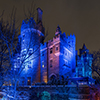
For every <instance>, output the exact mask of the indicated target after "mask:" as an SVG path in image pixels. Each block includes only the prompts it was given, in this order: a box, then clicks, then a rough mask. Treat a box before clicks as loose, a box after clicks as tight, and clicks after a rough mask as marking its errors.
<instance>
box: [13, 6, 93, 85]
mask: <svg viewBox="0 0 100 100" xmlns="http://www.w3.org/2000/svg"><path fill="white" fill-rule="evenodd" d="M37 13H38V16H37V22H35V21H34V19H33V18H30V19H25V20H23V21H22V25H21V35H20V36H19V42H20V44H21V48H20V52H19V53H17V54H16V56H15V59H14V60H15V63H14V70H16V71H18V70H19V69H20V67H21V71H19V74H20V77H21V81H20V82H19V83H20V84H23V85H32V84H35V83H36V82H46V83H47V82H48V81H49V80H51V79H52V78H61V77H63V78H66V77H92V69H91V64H92V59H93V57H92V54H89V50H88V49H87V48H86V46H85V45H83V48H82V49H80V53H79V55H78V54H77V52H76V48H75V47H76V37H75V35H71V34H70V35H69V36H66V34H65V33H62V32H61V29H60V27H59V26H57V28H56V31H55V35H54V37H53V39H52V40H49V41H48V42H45V43H44V39H45V38H44V37H45V28H44V27H43V24H42V14H43V11H42V10H41V9H40V8H38V9H37Z"/></svg>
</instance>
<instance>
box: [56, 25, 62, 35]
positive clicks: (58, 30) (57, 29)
mask: <svg viewBox="0 0 100 100" xmlns="http://www.w3.org/2000/svg"><path fill="white" fill-rule="evenodd" d="M59 33H61V29H60V27H59V25H58V26H57V28H56V32H55V35H57V34H59Z"/></svg>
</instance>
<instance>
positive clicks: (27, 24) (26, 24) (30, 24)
mask: <svg viewBox="0 0 100 100" xmlns="http://www.w3.org/2000/svg"><path fill="white" fill-rule="evenodd" d="M35 27H36V22H35V20H34V19H33V18H32V17H31V18H30V19H25V20H23V21H22V25H21V32H22V31H23V30H25V29H27V28H35Z"/></svg>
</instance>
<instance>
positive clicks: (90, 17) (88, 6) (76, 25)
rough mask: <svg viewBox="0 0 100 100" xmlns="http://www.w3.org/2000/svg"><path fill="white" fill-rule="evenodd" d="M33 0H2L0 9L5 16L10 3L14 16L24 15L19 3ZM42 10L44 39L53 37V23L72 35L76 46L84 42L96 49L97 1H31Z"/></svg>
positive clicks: (99, 33)
mask: <svg viewBox="0 0 100 100" xmlns="http://www.w3.org/2000/svg"><path fill="white" fill-rule="evenodd" d="M32 1H33V0H3V1H1V2H0V12H2V10H3V9H4V10H5V16H6V17H9V14H10V13H11V11H12V8H13V6H15V7H16V8H17V19H18V20H19V22H20V23H21V20H22V19H23V18H24V13H23V6H24V5H25V6H26V8H27V7H29V6H30V5H31V3H32ZM34 4H35V5H36V8H37V7H40V8H41V9H42V10H43V23H44V25H45V27H46V30H47V29H48V31H49V36H48V39H52V37H53V36H54V33H55V30H56V27H57V25H58V24H59V26H60V27H61V30H62V32H65V33H66V34H70V33H72V34H73V33H74V34H75V35H76V42H77V43H76V46H77V49H79V48H81V47H82V44H83V43H85V44H86V46H87V48H88V49H90V50H91V51H92V50H98V49H100V0H34Z"/></svg>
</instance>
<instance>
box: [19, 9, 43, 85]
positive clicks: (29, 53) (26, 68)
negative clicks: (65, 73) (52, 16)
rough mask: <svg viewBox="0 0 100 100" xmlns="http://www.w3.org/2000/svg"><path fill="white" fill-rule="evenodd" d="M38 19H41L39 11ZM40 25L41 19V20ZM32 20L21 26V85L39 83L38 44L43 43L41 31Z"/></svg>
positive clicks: (27, 20)
mask: <svg viewBox="0 0 100 100" xmlns="http://www.w3.org/2000/svg"><path fill="white" fill-rule="evenodd" d="M38 9H39V12H38V18H40V17H42V14H41V11H42V10H41V9H40V8H38ZM41 23H42V19H41ZM40 27H41V25H40V26H39V23H36V22H35V21H34V19H33V18H30V19H25V20H23V21H22V25H21V54H20V55H21V61H22V62H23V64H22V66H21V67H22V68H23V71H22V72H21V78H22V83H23V84H27V85H31V84H34V83H35V82H40V43H41V42H43V38H44V34H43V33H42V31H43V29H42V28H40ZM42 27H43V25H42Z"/></svg>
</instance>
